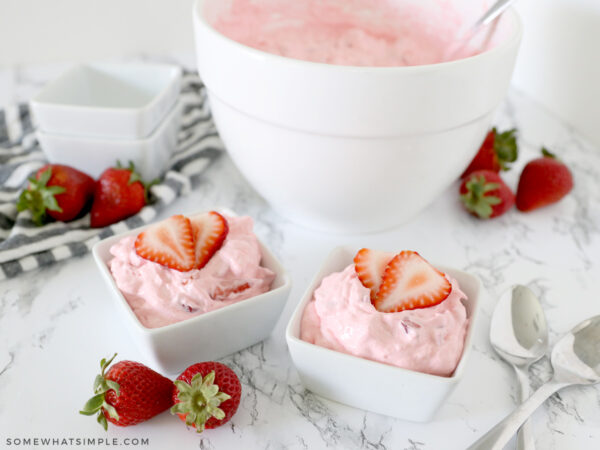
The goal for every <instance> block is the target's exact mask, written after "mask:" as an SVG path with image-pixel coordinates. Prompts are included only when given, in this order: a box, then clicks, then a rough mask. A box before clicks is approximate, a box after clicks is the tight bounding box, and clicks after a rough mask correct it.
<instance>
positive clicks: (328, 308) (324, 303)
mask: <svg viewBox="0 0 600 450" xmlns="http://www.w3.org/2000/svg"><path fill="white" fill-rule="evenodd" d="M446 277H447V278H448V280H449V281H450V282H451V284H452V291H451V293H450V295H449V296H448V298H447V299H446V300H444V301H443V302H441V303H440V304H438V305H435V306H431V307H429V308H422V309H414V310H410V311H402V312H397V313H382V312H379V311H377V310H376V309H375V307H374V306H373V305H372V304H371V298H370V290H369V289H367V288H365V287H364V286H363V285H362V283H361V282H360V280H359V279H358V276H357V275H356V272H355V270H354V265H353V264H352V265H350V266H348V267H347V268H346V269H345V270H343V271H342V272H337V273H333V274H331V275H329V276H327V277H325V278H324V279H323V281H322V282H321V285H320V286H319V287H318V288H317V289H316V290H315V292H314V295H313V298H312V300H311V301H310V302H309V303H308V305H307V306H306V308H305V310H304V314H303V316H302V321H301V325H300V338H301V339H302V340H304V341H307V342H310V343H312V344H316V345H320V346H322V347H326V348H329V349H332V350H336V351H339V352H343V353H348V354H350V355H354V356H359V357H361V358H366V359H370V360H373V361H379V362H382V363H386V364H390V365H393V366H398V367H402V368H405V369H411V370H416V371H419V372H425V373H430V374H433V375H441V376H450V375H452V373H453V372H454V370H455V369H456V366H457V364H458V362H459V360H460V357H461V355H462V352H463V346H464V341H465V336H466V332H467V326H468V323H469V319H468V318H467V312H466V310H465V307H464V305H463V304H462V302H461V299H466V295H465V294H464V293H463V292H462V291H461V290H460V287H459V286H458V283H457V282H456V280H454V279H452V278H451V277H449V276H447V275H446Z"/></svg>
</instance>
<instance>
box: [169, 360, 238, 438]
mask: <svg viewBox="0 0 600 450" xmlns="http://www.w3.org/2000/svg"><path fill="white" fill-rule="evenodd" d="M214 381H215V371H214V370H212V371H211V372H210V373H208V374H207V375H206V376H205V377H203V376H202V374H201V373H197V374H196V375H194V376H193V378H192V380H191V383H190V384H188V383H186V382H185V381H183V380H176V381H175V382H174V384H175V387H176V388H177V390H178V394H177V399H178V400H179V401H178V402H177V403H175V405H173V406H172V407H171V414H185V415H186V416H185V423H186V424H187V425H188V426H194V427H196V432H198V433H201V432H202V431H204V424H205V423H206V421H207V420H208V419H210V418H211V417H214V418H216V419H217V420H223V419H224V418H225V412H224V411H223V410H222V409H221V408H219V406H220V405H221V403H222V402H224V401H226V400H229V399H230V398H231V396H230V395H229V394H226V393H225V392H220V391H219V386H218V385H216V384H214Z"/></svg>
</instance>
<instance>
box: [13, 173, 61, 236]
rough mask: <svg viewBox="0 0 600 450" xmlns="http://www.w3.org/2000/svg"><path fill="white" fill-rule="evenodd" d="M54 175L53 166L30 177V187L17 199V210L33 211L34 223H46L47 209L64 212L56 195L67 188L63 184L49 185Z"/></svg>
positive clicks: (39, 224)
mask: <svg viewBox="0 0 600 450" xmlns="http://www.w3.org/2000/svg"><path fill="white" fill-rule="evenodd" d="M51 176H52V168H51V167H48V168H47V169H46V170H44V171H43V172H42V173H40V175H39V179H36V178H35V177H31V178H29V187H28V188H27V189H25V190H24V191H23V192H21V195H20V196H19V200H18V201H17V211H25V210H29V211H31V218H32V220H33V223H35V224H36V225H38V226H41V225H43V224H44V220H45V219H46V211H47V210H50V211H58V212H62V208H61V207H60V206H59V205H58V202H57V201H56V195H58V194H62V193H63V192H65V191H66V189H65V188H64V187H62V186H48V181H50V177H51Z"/></svg>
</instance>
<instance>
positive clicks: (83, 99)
mask: <svg viewBox="0 0 600 450" xmlns="http://www.w3.org/2000/svg"><path fill="white" fill-rule="evenodd" d="M180 87H181V70H180V68H179V67H177V66H173V65H168V64H149V63H112V64H109V63H102V64H100V63H98V64H82V65H78V66H75V67H73V68H72V69H70V70H68V71H67V72H65V73H64V74H63V75H61V76H60V77H58V78H57V79H55V80H54V81H52V82H51V83H49V84H48V85H47V86H45V87H44V89H43V90H42V91H41V92H40V93H38V94H37V95H36V96H35V97H34V98H33V99H32V100H31V102H30V108H31V111H32V114H33V119H34V121H35V123H36V126H37V133H36V134H37V138H38V140H39V142H40V145H41V147H42V150H43V151H44V153H45V154H46V156H47V158H48V160H49V161H50V162H52V163H58V164H66V165H70V166H72V167H75V168H77V169H79V170H82V171H83V172H86V173H87V174H89V175H90V176H92V177H95V178H97V177H98V176H99V175H100V174H101V173H102V172H103V171H104V170H105V169H107V168H109V167H114V166H115V164H116V162H117V160H119V161H121V163H122V164H124V165H126V164H127V163H128V162H129V161H133V163H134V164H135V166H136V169H137V170H138V172H139V173H140V174H141V175H142V177H143V179H144V180H146V181H150V180H152V179H154V178H156V177H158V176H160V175H161V174H162V172H163V171H164V169H165V166H166V163H167V161H168V160H169V157H170V156H171V154H172V152H173V151H174V150H175V148H176V145H177V135H178V130H179V122H180V117H181V105H179V103H178V101H177V99H178V95H179V91H180Z"/></svg>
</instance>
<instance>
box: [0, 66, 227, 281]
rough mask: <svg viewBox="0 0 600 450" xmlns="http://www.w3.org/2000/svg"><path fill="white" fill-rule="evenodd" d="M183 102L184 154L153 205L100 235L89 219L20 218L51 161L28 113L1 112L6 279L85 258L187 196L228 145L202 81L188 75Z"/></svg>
mask: <svg viewBox="0 0 600 450" xmlns="http://www.w3.org/2000/svg"><path fill="white" fill-rule="evenodd" d="M180 100H181V102H182V103H183V115H182V121H181V129H180V131H179V142H178V148H177V149H176V151H175V152H174V154H173V156H172V157H171V159H170V161H169V164H168V168H167V171H166V173H165V176H164V177H163V178H162V179H161V181H160V183H159V184H156V185H154V186H152V187H151V188H150V199H151V203H150V204H149V205H147V206H145V207H144V208H143V209H142V210H141V211H140V212H139V213H138V214H136V215H135V216H132V217H130V218H128V219H126V220H124V221H121V222H119V223H115V224H113V225H110V226H108V227H106V228H100V229H98V228H90V215H89V214H87V215H86V216H84V217H82V218H80V219H77V220H75V221H72V222H69V223H63V222H51V223H48V224H46V225H44V226H42V227H36V226H35V225H34V224H33V222H32V221H31V214H30V213H29V211H24V212H20V213H19V212H17V208H16V201H17V198H18V197H19V194H20V192H21V190H22V189H23V188H25V187H26V186H27V178H28V177H30V176H32V175H33V174H34V173H35V171H37V170H38V169H39V168H40V167H42V166H43V165H44V164H45V163H46V160H45V158H44V154H43V153H42V150H41V148H40V147H39V145H38V143H37V140H36V138H35V134H34V130H33V126H32V123H31V117H30V114H29V109H28V107H27V106H26V105H18V106H14V107H10V108H7V109H5V110H0V279H4V278H11V277H15V276H17V275H19V274H20V273H23V272H26V271H29V270H33V269H36V268H38V267H41V266H48V265H50V264H53V263H55V262H57V261H61V260H64V259H67V258H71V257H73V256H80V255H83V254H85V253H87V252H89V251H90V249H91V248H92V247H93V245H94V244H95V243H96V242H98V241H100V240H101V239H104V238H106V237H108V236H112V235H114V234H117V233H121V232H123V231H126V230H129V229H132V228H135V227H138V226H140V225H143V224H145V223H148V222H150V221H152V220H153V219H154V217H155V216H156V215H157V213H158V212H159V211H160V209H161V208H163V207H164V206H165V205H168V204H169V203H171V202H172V201H173V200H174V199H175V198H177V197H178V196H179V195H182V194H185V193H187V192H188V191H189V190H190V189H191V184H192V180H193V179H194V178H195V177H196V176H197V175H199V174H200V173H202V172H203V171H204V170H205V169H206V168H207V167H208V166H209V165H210V164H211V163H212V162H213V161H214V160H215V159H216V158H218V157H219V155H220V154H221V151H222V150H223V144H222V143H221V140H220V139H219V136H218V135H217V132H216V129H215V127H214V123H213V120H212V117H211V114H210V110H209V107H208V103H207V102H206V91H205V88H204V85H203V84H202V82H201V81H200V79H199V78H198V76H197V75H195V74H193V73H189V72H184V75H183V80H182V90H181V94H180Z"/></svg>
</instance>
